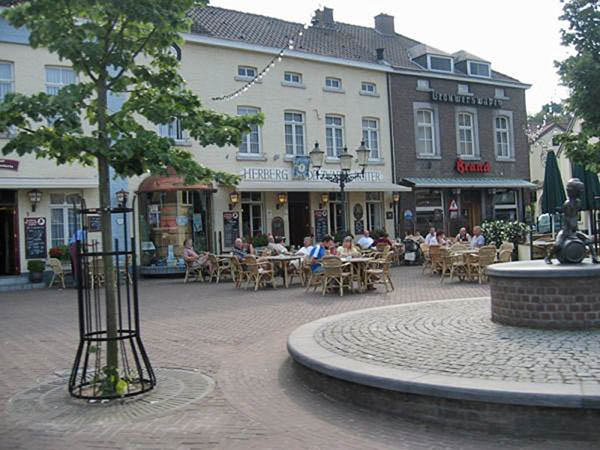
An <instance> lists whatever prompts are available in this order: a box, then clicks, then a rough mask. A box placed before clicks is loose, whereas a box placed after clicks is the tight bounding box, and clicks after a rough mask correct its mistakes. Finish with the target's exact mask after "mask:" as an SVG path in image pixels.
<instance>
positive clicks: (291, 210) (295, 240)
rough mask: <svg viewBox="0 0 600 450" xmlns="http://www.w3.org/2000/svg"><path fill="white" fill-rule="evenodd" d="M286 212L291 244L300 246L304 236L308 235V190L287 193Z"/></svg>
mask: <svg viewBox="0 0 600 450" xmlns="http://www.w3.org/2000/svg"><path fill="white" fill-rule="evenodd" d="M288 214H289V224H290V241H289V243H290V244H291V245H295V246H302V241H303V240H304V238H305V237H306V236H310V202H309V195H308V192H289V193H288Z"/></svg>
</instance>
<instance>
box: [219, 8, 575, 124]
mask: <svg viewBox="0 0 600 450" xmlns="http://www.w3.org/2000/svg"><path fill="white" fill-rule="evenodd" d="M210 4H211V5H212V6H220V7H223V8H228V9H235V10H238V11H245V12H251V13H255V14H262V15H265V16H271V17H276V18H279V19H284V20H290V21H293V22H300V23H306V22H308V21H310V18H311V16H312V13H313V12H314V11H315V10H316V9H318V8H320V7H323V6H327V7H329V8H333V17H334V20H336V21H338V22H345V23H350V24H354V25H361V26H366V27H373V26H374V20H373V18H374V17H375V16H376V15H377V14H379V13H382V12H383V13H386V14H390V15H392V16H394V18H395V29H396V33H399V34H403V35H405V36H408V37H410V38H413V39H416V40H418V41H420V42H424V43H426V44H428V45H431V46H433V47H436V48H439V49H440V50H444V51H446V52H448V53H453V52H455V51H457V50H467V51H468V52H470V53H473V54H475V55H477V56H480V57H481V58H484V59H487V60H489V61H491V62H492V68H493V69H494V70H497V71H499V72H502V73H505V74H506V75H510V76H512V77H514V78H517V79H518V80H520V81H522V82H525V83H528V84H531V85H532V87H531V88H530V89H529V90H527V92H526V96H527V97H526V98H527V111H528V112H529V113H535V112H537V111H539V110H540V108H541V106H542V105H544V104H546V103H548V102H550V101H559V100H560V99H562V98H565V97H567V96H568V91H567V90H566V88H565V87H563V86H560V80H559V77H558V75H557V74H556V68H555V67H554V61H555V60H562V59H564V58H566V57H567V56H568V49H567V48H566V47H563V46H561V45H560V29H561V28H562V27H564V23H563V22H561V21H560V20H559V19H558V17H559V16H560V15H561V11H562V5H561V3H560V0H502V1H498V0H412V1H408V0H371V1H369V2H366V3H365V2H364V1H361V2H358V1H348V0H318V1H312V0H304V1H296V2H290V1H285V0H283V1H282V0H254V1H252V2H249V1H247V0H211V2H210Z"/></svg>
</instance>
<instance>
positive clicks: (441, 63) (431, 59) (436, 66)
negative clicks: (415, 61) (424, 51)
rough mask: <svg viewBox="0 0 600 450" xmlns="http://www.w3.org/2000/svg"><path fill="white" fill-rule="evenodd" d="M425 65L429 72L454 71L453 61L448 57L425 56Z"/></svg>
mask: <svg viewBox="0 0 600 450" xmlns="http://www.w3.org/2000/svg"><path fill="white" fill-rule="evenodd" d="M427 63H428V64H429V70H435V71H436V72H453V71H454V60H453V59H452V58H450V57H449V56H436V55H427Z"/></svg>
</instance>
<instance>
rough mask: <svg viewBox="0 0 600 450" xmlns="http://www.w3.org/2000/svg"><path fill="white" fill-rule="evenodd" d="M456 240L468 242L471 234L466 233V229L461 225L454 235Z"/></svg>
mask: <svg viewBox="0 0 600 450" xmlns="http://www.w3.org/2000/svg"><path fill="white" fill-rule="evenodd" d="M456 242H462V243H468V242H471V235H470V234H469V233H467V229H466V228H465V227H462V228H461V229H460V230H459V231H458V234H457V235H456Z"/></svg>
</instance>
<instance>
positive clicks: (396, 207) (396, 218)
mask: <svg viewBox="0 0 600 450" xmlns="http://www.w3.org/2000/svg"><path fill="white" fill-rule="evenodd" d="M385 76H386V81H387V94H388V121H389V124H390V126H389V128H390V162H391V164H392V183H394V184H395V183H396V158H395V151H394V121H393V118H392V80H391V76H390V74H389V73H386V74H385ZM394 210H395V214H394V238H398V221H399V220H400V213H399V211H400V202H398V203H395V204H394Z"/></svg>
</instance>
